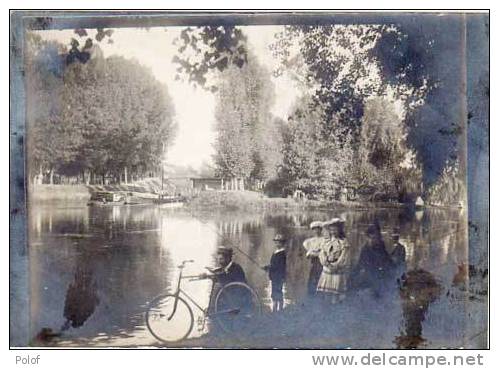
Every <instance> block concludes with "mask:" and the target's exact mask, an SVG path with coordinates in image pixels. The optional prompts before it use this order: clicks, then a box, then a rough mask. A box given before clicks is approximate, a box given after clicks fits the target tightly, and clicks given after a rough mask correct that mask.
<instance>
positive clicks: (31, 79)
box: [26, 38, 176, 178]
mask: <svg viewBox="0 0 499 369" xmlns="http://www.w3.org/2000/svg"><path fill="white" fill-rule="evenodd" d="M37 40H38V41H37ZM28 41H29V42H30V43H31V44H32V45H33V48H34V49H35V50H36V49H38V51H36V52H34V53H31V55H30V56H29V57H28V58H27V61H28V64H27V69H26V70H27V73H28V76H27V81H28V83H27V85H28V86H29V91H31V92H29V93H28V98H29V100H28V107H29V109H30V111H29V114H28V127H29V131H28V135H29V136H31V140H30V150H29V152H31V153H32V154H33V159H34V161H33V163H35V162H36V166H37V167H42V168H44V169H45V170H51V171H56V172H57V173H58V174H63V175H67V176H74V175H78V174H81V173H84V172H89V173H93V174H98V175H101V176H104V175H112V176H114V177H116V178H119V177H120V175H121V174H122V173H123V170H124V169H125V168H127V170H128V171H129V172H128V173H130V174H136V175H142V174H144V173H145V172H147V171H152V170H155V169H156V168H157V166H158V164H159V161H160V160H161V157H162V155H163V152H164V150H165V147H166V146H165V145H169V144H171V143H172V140H173V138H174V133H175V128H176V126H175V122H174V109H173V106H172V103H171V99H170V97H169V96H168V93H167V89H166V86H163V85H161V84H160V83H159V82H158V81H156V80H155V78H154V77H153V75H152V74H151V72H150V71H149V70H147V69H145V68H144V67H143V66H141V65H139V64H138V63H137V62H135V61H130V60H127V59H124V58H122V57H109V58H106V59H105V58H103V57H102V53H99V52H96V51H95V50H93V52H92V53H90V57H89V58H88V60H86V61H85V62H82V61H81V60H80V59H78V60H73V61H72V62H71V63H67V61H68V55H69V54H67V53H64V52H60V51H59V52H57V53H55V52H51V53H50V55H51V57H50V58H55V60H58V61H61V60H62V61H63V65H64V67H63V68H61V69H60V70H58V73H54V72H53V71H51V70H48V71H46V68H45V69H44V65H52V64H53V62H47V58H42V57H41V56H44V55H47V52H49V51H50V50H51V49H50V48H52V47H53V45H51V44H47V43H43V42H42V43H40V42H39V41H40V40H39V39H37V38H33V39H28ZM35 41H36V42H38V44H34V42H35ZM50 58H48V59H50ZM64 61H66V63H65V64H64ZM47 63H48V64H47ZM35 89H39V90H40V91H41V93H39V94H38V95H37V94H35V93H34V91H35ZM34 157H36V159H35V158H34Z"/></svg>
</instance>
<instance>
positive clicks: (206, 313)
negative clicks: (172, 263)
mask: <svg viewBox="0 0 499 369" xmlns="http://www.w3.org/2000/svg"><path fill="white" fill-rule="evenodd" d="M188 262H191V260H187V261H184V262H182V264H181V265H180V266H179V267H178V269H179V271H180V272H179V276H178V280H177V289H176V290H175V292H174V293H172V295H173V296H175V302H174V304H173V309H172V312H171V314H170V316H169V317H168V318H167V320H171V319H172V318H173V316H174V315H175V313H176V311H177V305H178V298H179V296H180V294H182V295H183V296H184V297H185V298H186V299H187V300H188V301H190V302H191V303H192V304H193V305H194V306H195V307H197V308H198V309H199V310H200V311H201V312H202V313H203V315H204V316H205V317H207V316H214V315H217V314H226V313H235V312H238V311H239V310H238V309H231V310H227V311H220V312H218V313H214V314H208V309H207V308H206V309H204V308H203V307H201V305H199V304H198V303H197V302H196V301H195V300H194V299H193V298H192V297H191V296H189V295H188V294H187V293H186V292H184V290H182V288H181V287H180V285H181V283H182V279H187V278H195V277H197V276H183V275H182V274H183V269H184V267H185V264H186V263H188ZM212 289H213V285H212ZM210 294H211V293H210Z"/></svg>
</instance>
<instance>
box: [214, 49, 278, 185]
mask: <svg viewBox="0 0 499 369" xmlns="http://www.w3.org/2000/svg"><path fill="white" fill-rule="evenodd" d="M273 94H274V91H273V85H272V83H271V81H270V74H269V72H268V71H267V70H266V69H265V68H263V67H262V66H261V65H259V64H258V62H257V61H256V59H254V58H251V59H250V61H248V63H247V64H245V65H244V66H243V67H241V68H239V67H237V66H231V67H228V68H227V69H226V70H225V71H224V72H223V73H221V76H220V78H219V80H218V82H217V93H216V98H217V105H216V109H215V117H216V120H217V126H216V131H217V139H216V143H215V151H216V154H215V163H216V166H217V172H218V174H219V175H220V176H222V177H224V178H244V179H249V178H251V179H255V180H260V181H265V180H267V179H268V178H270V177H271V176H273V175H274V176H275V173H276V167H277V164H278V162H279V140H277V142H276V141H275V140H274V139H273V138H275V136H274V134H275V133H276V128H275V127H276V126H275V120H274V119H273V117H272V115H271V113H270V109H271V106H272V103H273V97H274V96H273Z"/></svg>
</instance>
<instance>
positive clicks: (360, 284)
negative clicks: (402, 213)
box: [303, 218, 406, 303]
mask: <svg viewBox="0 0 499 369" xmlns="http://www.w3.org/2000/svg"><path fill="white" fill-rule="evenodd" d="M310 228H311V229H312V230H313V231H314V233H315V236H314V237H311V238H309V239H307V240H305V242H304V243H303V247H304V248H305V250H306V257H307V258H308V259H310V262H311V268H310V275H309V279H308V293H309V295H311V296H318V297H321V298H322V299H323V300H325V301H328V302H332V303H336V302H339V301H341V300H343V299H344V298H345V296H346V293H347V291H348V290H350V289H364V288H365V289H370V290H371V291H372V292H373V295H374V296H375V297H379V296H380V295H381V294H382V292H383V289H384V287H385V286H386V285H387V283H389V282H390V281H391V280H393V277H395V276H396V275H397V274H398V273H400V274H402V273H403V270H404V269H405V262H406V250H405V247H404V245H402V244H401V243H400V241H399V238H400V236H399V234H398V232H397V231H396V230H394V232H393V234H392V240H393V242H394V245H393V249H392V251H391V253H389V252H388V251H387V249H386V246H385V243H384V241H383V237H382V235H381V227H380V225H379V223H378V222H374V223H373V224H371V225H369V226H368V228H367V231H366V236H367V241H366V243H365V244H364V246H363V247H362V249H361V251H360V255H359V257H358V260H357V262H355V260H354V253H353V249H352V248H351V247H350V245H349V243H348V241H347V239H346V235H345V221H344V220H343V219H341V218H333V219H331V220H329V221H326V222H312V223H311V224H310Z"/></svg>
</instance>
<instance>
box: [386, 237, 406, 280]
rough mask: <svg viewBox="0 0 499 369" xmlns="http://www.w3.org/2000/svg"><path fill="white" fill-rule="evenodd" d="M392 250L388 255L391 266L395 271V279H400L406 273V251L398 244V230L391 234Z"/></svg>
mask: <svg viewBox="0 0 499 369" xmlns="http://www.w3.org/2000/svg"><path fill="white" fill-rule="evenodd" d="M392 242H393V249H392V252H391V254H390V256H391V258H392V261H393V264H394V265H395V268H396V270H397V277H400V276H401V275H402V274H403V273H405V271H406V264H407V263H406V251H405V246H404V245H403V244H401V243H400V234H399V232H398V229H394V230H393V233H392Z"/></svg>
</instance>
